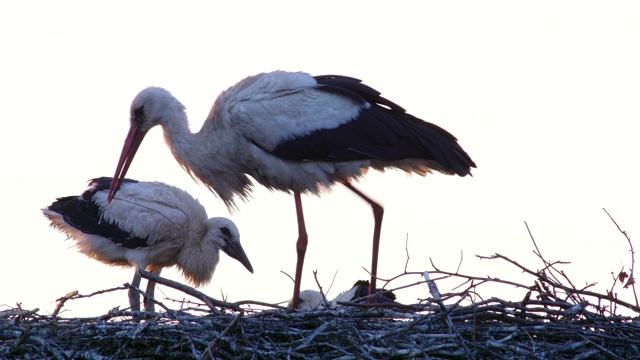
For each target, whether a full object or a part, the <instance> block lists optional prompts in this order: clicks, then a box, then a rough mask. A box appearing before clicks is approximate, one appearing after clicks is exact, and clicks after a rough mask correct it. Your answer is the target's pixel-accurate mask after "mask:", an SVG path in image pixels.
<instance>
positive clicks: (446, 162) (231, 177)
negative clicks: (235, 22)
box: [109, 71, 475, 305]
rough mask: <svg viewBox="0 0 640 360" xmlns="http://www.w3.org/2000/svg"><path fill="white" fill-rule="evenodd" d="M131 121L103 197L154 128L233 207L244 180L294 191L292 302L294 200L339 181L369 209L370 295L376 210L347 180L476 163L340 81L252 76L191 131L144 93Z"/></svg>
mask: <svg viewBox="0 0 640 360" xmlns="http://www.w3.org/2000/svg"><path fill="white" fill-rule="evenodd" d="M130 121H131V127H130V129H129V133H128V135H127V137H126V139H125V142H124V146H123V148H122V154H121V156H120V160H119V162H118V166H117V168H116V172H115V176H114V181H113V183H112V184H111V188H110V191H109V197H110V198H111V197H112V196H114V195H115V194H116V191H117V190H118V187H119V186H120V179H122V178H123V177H124V176H125V175H126V172H127V170H128V168H129V166H130V165H131V162H132V161H133V157H134V155H135V153H136V151H137V149H138V147H139V146H140V144H141V142H142V140H143V138H144V136H145V134H146V133H147V132H148V131H149V129H151V128H153V127H154V126H156V125H160V126H162V128H163V129H164V137H165V141H166V142H167V144H168V145H169V147H170V148H171V151H172V152H173V155H174V156H175V158H176V160H177V161H178V162H179V163H180V165H181V166H182V167H183V168H184V169H185V170H187V171H188V172H189V173H190V174H191V175H192V176H193V177H194V178H197V179H198V180H200V181H201V182H202V183H203V184H205V185H206V186H207V187H208V188H209V189H211V190H213V191H214V192H215V193H217V194H218V196H219V197H220V198H221V199H222V200H223V201H224V202H225V204H226V205H227V206H228V207H229V208H230V209H232V208H234V207H235V201H236V200H237V198H241V199H243V200H246V199H247V198H248V197H249V194H250V190H251V180H250V179H249V177H252V178H254V179H255V180H257V181H258V182H259V183H261V184H262V185H264V186H265V187H267V188H269V189H271V190H281V191H284V192H293V195H294V199H295V204H296V212H297V218H298V233H299V236H298V241H297V243H296V249H297V255H298V260H297V264H296V275H295V281H294V291H293V299H294V305H295V304H296V303H297V299H298V294H299V293H300V280H301V275H302V266H303V262H304V255H305V252H306V247H307V233H306V229H305V224H304V216H303V212H302V202H301V199H300V194H302V193H314V194H318V193H319V192H320V190H321V189H323V188H327V187H330V186H331V185H333V184H334V183H336V182H340V183H342V184H344V185H345V186H346V187H347V188H349V189H351V190H352V191H354V192H355V193H356V194H357V195H358V196H360V197H362V198H363V199H364V200H365V201H367V202H368V203H369V204H370V205H371V206H372V208H373V213H374V218H375V225H374V235H373V254H372V264H371V287H370V289H371V290H372V291H373V289H375V281H376V275H377V261H378V245H379V241H380V228H381V224H382V215H383V208H382V206H380V205H379V204H377V203H376V202H374V201H373V200H371V199H370V198H368V197H367V196H366V195H364V194H363V193H361V192H360V191H359V190H357V189H356V188H354V187H353V186H352V185H351V184H350V182H349V181H350V180H351V179H354V178H358V177H361V176H363V175H364V173H365V172H366V170H367V168H374V169H376V170H380V171H384V170H385V169H387V168H397V169H401V170H404V171H406V172H414V173H417V174H420V175H423V176H424V175H426V174H427V173H429V172H432V171H433V170H436V171H439V172H442V173H445V174H448V175H454V174H455V175H459V176H466V175H470V174H471V171H470V168H471V167H475V164H474V162H473V161H472V160H471V158H470V157H469V155H467V153H466V152H465V151H464V150H463V149H462V148H461V147H460V145H459V144H458V142H457V139H456V138H455V137H454V136H453V135H451V134H450V133H449V132H447V131H446V130H444V129H442V128H440V127H438V126H436V125H434V124H431V123H428V122H426V121H423V120H420V119H418V118H416V117H414V116H412V115H410V114H408V113H407V112H405V110H404V109H403V108H402V107H400V106H398V105H396V104H395V103H393V102H391V101H389V100H387V99H385V98H383V97H381V96H380V93H379V92H378V91H376V90H374V89H372V88H371V87H369V86H367V85H365V84H363V83H362V82H361V81H360V80H358V79H355V78H351V77H346V76H337V75H325V76H315V77H313V76H311V75H309V74H306V73H302V72H284V71H275V72H270V73H263V74H258V75H255V76H250V77H248V78H246V79H244V80H242V81H240V82H239V83H237V84H236V85H234V86H232V87H230V88H229V89H227V90H226V91H224V92H222V93H221V94H220V96H218V99H217V100H216V102H215V104H214V105H213V108H212V109H211V112H210V113H209V116H208V118H207V120H206V121H205V123H204V124H203V126H202V129H201V130H200V131H199V132H198V133H195V134H194V133H191V131H190V129H189V125H188V122H187V116H186V114H185V107H184V106H183V105H182V104H181V103H180V102H179V101H178V100H177V99H176V98H175V97H173V96H172V95H171V94H170V93H169V92H168V91H167V90H165V89H162V88H158V87H150V88H147V89H144V90H142V91H141V92H140V93H139V94H138V95H137V96H136V97H135V99H134V100H133V102H132V104H131V118H130Z"/></svg>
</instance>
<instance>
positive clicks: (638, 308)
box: [484, 253, 640, 312]
mask: <svg viewBox="0 0 640 360" xmlns="http://www.w3.org/2000/svg"><path fill="white" fill-rule="evenodd" d="M484 258H486V259H495V258H500V259H503V260H505V261H507V262H509V263H511V264H513V265H515V266H517V267H518V268H520V269H521V270H522V271H524V272H526V273H528V274H530V275H533V276H535V277H537V278H538V279H539V280H540V281H541V282H544V283H546V284H550V285H551V286H554V287H558V288H560V289H562V290H564V291H566V292H570V293H576V294H579V295H586V296H593V297H595V298H599V299H601V298H605V299H607V298H609V299H610V298H611V297H610V296H605V295H602V294H598V293H595V292H592V291H587V290H578V289H576V288H570V287H567V286H564V285H562V284H560V283H556V282H553V281H552V280H550V279H549V278H547V277H545V276H542V275H541V274H539V273H536V272H534V271H531V270H529V269H527V268H526V267H524V266H522V265H520V264H519V263H517V262H516V261H513V260H511V259H509V258H508V257H506V256H503V255H500V254H498V253H496V254H495V255H493V256H491V257H484ZM612 301H613V302H614V303H616V304H618V305H622V306H625V307H628V308H629V309H631V310H633V311H635V312H640V306H637V305H633V304H630V303H628V302H626V301H622V300H620V299H617V298H616V299H612Z"/></svg>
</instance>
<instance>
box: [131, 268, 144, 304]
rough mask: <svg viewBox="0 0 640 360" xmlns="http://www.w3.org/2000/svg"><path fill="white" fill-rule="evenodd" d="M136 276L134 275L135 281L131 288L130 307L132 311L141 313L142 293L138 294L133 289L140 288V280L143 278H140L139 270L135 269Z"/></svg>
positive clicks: (132, 281)
mask: <svg viewBox="0 0 640 360" xmlns="http://www.w3.org/2000/svg"><path fill="white" fill-rule="evenodd" d="M135 272H136V273H135V275H133V280H131V286H132V287H130V288H129V306H131V311H140V293H139V292H137V291H136V290H135V289H133V287H135V288H138V289H139V288H140V280H141V279H142V276H140V272H138V268H137V267H136V268H135Z"/></svg>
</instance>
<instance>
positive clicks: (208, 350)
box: [202, 310, 244, 360]
mask: <svg viewBox="0 0 640 360" xmlns="http://www.w3.org/2000/svg"><path fill="white" fill-rule="evenodd" d="M243 315H244V311H242V310H240V312H239V313H238V314H237V315H236V316H235V317H234V318H233V320H232V321H231V323H230V324H229V325H228V326H227V327H226V328H225V329H224V331H223V332H222V334H220V337H219V338H216V339H214V340H213V341H212V342H211V343H209V346H207V348H206V349H205V350H204V354H203V355H202V360H209V359H214V356H213V353H212V351H213V350H215V348H216V347H218V345H219V343H220V338H223V337H225V336H228V335H229V334H230V333H231V331H233V329H235V327H236V325H238V322H239V321H240V318H241V317H242V316H243Z"/></svg>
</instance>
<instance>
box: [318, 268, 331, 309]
mask: <svg viewBox="0 0 640 360" xmlns="http://www.w3.org/2000/svg"><path fill="white" fill-rule="evenodd" d="M313 278H314V279H315V281H316V285H318V290H320V295H322V304H323V305H324V306H326V305H327V304H328V303H329V302H328V301H327V296H326V295H325V294H324V290H323V289H322V285H320V281H319V280H318V270H313ZM334 279H335V275H334ZM331 284H332V285H333V282H332V283H331ZM329 290H331V288H329ZM319 306H320V304H318V305H317V306H316V307H319Z"/></svg>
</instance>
